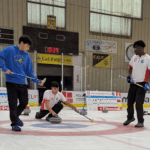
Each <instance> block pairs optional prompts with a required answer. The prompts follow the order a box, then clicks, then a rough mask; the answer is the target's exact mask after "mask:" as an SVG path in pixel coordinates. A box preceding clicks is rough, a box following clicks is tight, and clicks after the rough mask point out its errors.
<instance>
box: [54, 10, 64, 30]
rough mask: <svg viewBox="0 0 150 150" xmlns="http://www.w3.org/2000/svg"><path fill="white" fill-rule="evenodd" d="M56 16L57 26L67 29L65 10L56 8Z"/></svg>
mask: <svg viewBox="0 0 150 150" xmlns="http://www.w3.org/2000/svg"><path fill="white" fill-rule="evenodd" d="M54 16H56V26H57V27H60V28H64V27H65V8H59V7H54Z"/></svg>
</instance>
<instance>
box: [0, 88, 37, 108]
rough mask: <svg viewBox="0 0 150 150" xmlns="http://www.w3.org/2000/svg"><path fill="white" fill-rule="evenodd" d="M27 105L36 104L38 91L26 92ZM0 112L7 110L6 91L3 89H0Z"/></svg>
mask: <svg viewBox="0 0 150 150" xmlns="http://www.w3.org/2000/svg"><path fill="white" fill-rule="evenodd" d="M28 92H29V93H28V98H29V104H32V105H33V104H35V103H36V104H37V103H38V91H37V90H29V91H28ZM0 110H9V107H8V100H7V90H6V88H5V87H1V88H0Z"/></svg>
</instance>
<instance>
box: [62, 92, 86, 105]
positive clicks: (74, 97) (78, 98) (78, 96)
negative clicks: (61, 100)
mask: <svg viewBox="0 0 150 150" xmlns="http://www.w3.org/2000/svg"><path fill="white" fill-rule="evenodd" d="M62 94H63V95H64V96H65V97H66V100H67V101H69V102H71V103H73V104H84V101H85V103H86V99H85V97H84V96H83V94H84V92H83V91H63V92H62Z"/></svg>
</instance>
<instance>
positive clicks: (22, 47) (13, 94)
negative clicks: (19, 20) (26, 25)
mask: <svg viewBox="0 0 150 150" xmlns="http://www.w3.org/2000/svg"><path fill="white" fill-rule="evenodd" d="M31 45H32V41H31V39H30V37H28V36H26V35H23V36H21V37H20V38H19V44H18V45H14V46H8V47H6V48H4V49H3V50H2V51H0V68H2V70H3V71H4V72H5V77H6V88H7V94H8V102H9V110H10V120H11V122H12V123H11V126H12V130H13V131H21V128H20V127H22V126H23V122H22V121H21V120H20V119H19V116H20V114H21V113H22V111H23V110H24V109H25V108H26V106H27V104H28V93H27V83H26V78H25V76H29V77H32V81H33V82H36V83H37V84H38V85H40V86H42V85H43V84H42V82H41V81H40V80H38V79H37V78H36V76H35V75H34V73H33V66H32V61H31V58H30V55H29V53H28V50H29V49H30V46H31ZM17 98H18V99H19V105H18V106H17V104H18V103H17Z"/></svg>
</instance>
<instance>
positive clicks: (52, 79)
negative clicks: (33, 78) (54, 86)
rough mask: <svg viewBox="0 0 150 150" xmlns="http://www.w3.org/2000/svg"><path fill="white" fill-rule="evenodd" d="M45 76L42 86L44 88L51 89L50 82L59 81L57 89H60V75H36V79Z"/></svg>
mask: <svg viewBox="0 0 150 150" xmlns="http://www.w3.org/2000/svg"><path fill="white" fill-rule="evenodd" d="M44 78H46V82H45V84H44V86H45V87H46V89H51V82H52V81H57V82H58V83H59V91H61V77H60V76H38V79H44Z"/></svg>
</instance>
